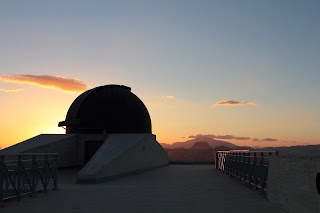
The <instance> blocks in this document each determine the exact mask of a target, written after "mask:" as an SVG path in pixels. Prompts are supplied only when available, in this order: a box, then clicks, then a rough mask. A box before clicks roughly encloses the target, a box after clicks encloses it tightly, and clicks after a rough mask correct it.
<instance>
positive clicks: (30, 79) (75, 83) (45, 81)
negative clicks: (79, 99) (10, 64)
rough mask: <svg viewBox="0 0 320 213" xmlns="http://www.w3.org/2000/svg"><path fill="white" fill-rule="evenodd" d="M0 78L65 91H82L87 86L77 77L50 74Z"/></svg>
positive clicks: (0, 78) (0, 76)
mask: <svg viewBox="0 0 320 213" xmlns="http://www.w3.org/2000/svg"><path fill="white" fill-rule="evenodd" d="M0 80H2V81H6V82H15V83H22V84H34V85H38V86H42V87H49V88H54V89H58V90H62V91H66V92H82V91H85V90H87V89H89V86H88V85H87V84H85V83H84V82H83V81H81V80H79V79H73V78H65V77H60V76H52V75H0Z"/></svg>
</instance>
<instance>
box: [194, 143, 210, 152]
mask: <svg viewBox="0 0 320 213" xmlns="http://www.w3.org/2000/svg"><path fill="white" fill-rule="evenodd" d="M190 149H192V150H213V149H212V147H210V146H209V144H208V143H207V142H195V143H194V144H193V145H192V147H191V148H190Z"/></svg>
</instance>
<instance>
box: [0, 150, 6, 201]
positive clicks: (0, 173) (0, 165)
mask: <svg viewBox="0 0 320 213" xmlns="http://www.w3.org/2000/svg"><path fill="white" fill-rule="evenodd" d="M4 175H5V174H4V156H3V155H1V156H0V205H1V206H3V200H4V189H3V187H4V178H5V177H4Z"/></svg>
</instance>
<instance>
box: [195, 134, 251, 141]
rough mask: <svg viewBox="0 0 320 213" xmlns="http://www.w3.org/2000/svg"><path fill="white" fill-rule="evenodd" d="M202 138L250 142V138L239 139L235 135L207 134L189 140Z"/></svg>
mask: <svg viewBox="0 0 320 213" xmlns="http://www.w3.org/2000/svg"><path fill="white" fill-rule="evenodd" d="M201 137H209V138H213V139H224V140H231V139H235V140H250V139H251V138H250V137H237V136H233V135H213V134H206V135H202V134H197V135H190V136H189V138H201Z"/></svg>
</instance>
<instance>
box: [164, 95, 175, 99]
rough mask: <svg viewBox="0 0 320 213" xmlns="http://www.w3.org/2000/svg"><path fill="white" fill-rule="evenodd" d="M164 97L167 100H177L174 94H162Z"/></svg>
mask: <svg viewBox="0 0 320 213" xmlns="http://www.w3.org/2000/svg"><path fill="white" fill-rule="evenodd" d="M162 98H163V99H166V100H175V99H177V97H176V96H173V95H167V96H162Z"/></svg>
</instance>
